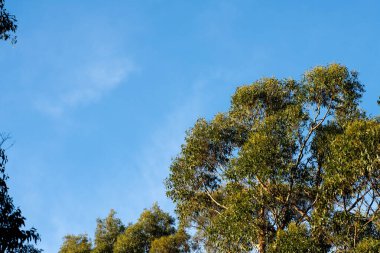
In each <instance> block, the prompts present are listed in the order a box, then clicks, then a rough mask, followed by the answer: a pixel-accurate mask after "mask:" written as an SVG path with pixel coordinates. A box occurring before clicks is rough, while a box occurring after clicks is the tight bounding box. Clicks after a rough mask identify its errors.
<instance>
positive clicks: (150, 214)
mask: <svg viewBox="0 0 380 253" xmlns="http://www.w3.org/2000/svg"><path fill="white" fill-rule="evenodd" d="M174 233H175V228H174V219H173V218H172V217H171V216H170V215H169V214H167V213H165V212H163V211H162V210H161V209H160V208H159V206H158V205H157V204H154V205H153V207H152V208H151V209H148V210H144V211H143V212H142V214H141V215H140V218H139V219H138V221H137V222H136V223H135V224H133V225H130V226H129V227H128V228H127V229H126V230H125V232H124V233H123V234H122V235H120V236H119V237H118V239H117V242H116V244H115V252H116V253H127V252H131V253H140V252H141V253H144V252H149V250H150V247H151V244H152V242H153V241H154V240H155V239H157V238H160V237H163V236H169V235H172V234H174Z"/></svg>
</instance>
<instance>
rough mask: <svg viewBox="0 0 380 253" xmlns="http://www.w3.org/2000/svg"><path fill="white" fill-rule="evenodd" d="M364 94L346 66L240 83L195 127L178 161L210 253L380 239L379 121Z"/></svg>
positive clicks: (175, 170) (172, 188)
mask: <svg viewBox="0 0 380 253" xmlns="http://www.w3.org/2000/svg"><path fill="white" fill-rule="evenodd" d="M363 92H364V88H363V85H362V84H361V83H360V82H359V80H358V74H357V72H355V71H349V70H348V69H347V67H345V66H342V65H339V64H331V65H328V66H318V67H315V68H313V69H311V70H310V71H307V72H306V73H304V75H303V76H302V78H301V80H299V81H297V80H293V79H281V80H280V79H276V78H263V79H260V80H258V81H256V82H254V83H252V84H251V85H245V86H241V87H239V88H238V89H237V90H236V92H235V94H234V95H233V96H232V100H231V107H230V109H229V110H228V111H227V112H225V113H219V114H217V115H216V116H215V117H214V118H213V119H212V120H209V121H208V120H206V119H203V118H201V119H199V120H198V121H197V122H196V123H195V125H194V127H193V128H192V129H191V130H189V131H188V132H187V135H186V138H185V143H184V144H183V145H182V149H181V152H180V154H179V155H178V156H177V157H176V158H175V159H174V160H173V162H172V164H171V167H170V175H169V177H168V178H167V180H166V186H167V194H168V196H169V197H170V198H171V199H172V200H173V201H174V202H175V204H176V211H177V213H178V215H179V219H180V222H181V225H183V226H185V227H194V228H195V229H196V230H197V233H198V235H197V237H198V238H201V240H203V243H204V248H205V249H206V250H207V251H209V252H251V251H252V250H254V249H256V250H258V251H259V252H261V253H263V252H293V251H297V252H328V251H336V252H350V251H355V250H356V249H357V247H359V246H360V247H361V249H364V248H365V247H366V245H367V246H368V245H369V246H368V247H374V246H373V245H379V221H380V220H379V207H380V206H379V202H380V195H379V189H380V188H379V186H380V170H379V164H380V158H379V153H380V144H379V143H380V124H379V121H377V120H376V119H375V118H370V117H367V116H366V114H365V112H364V111H362V110H361V109H360V108H359V102H360V99H361V97H362V93H363ZM301 235H302V236H301ZM366 242H368V243H366ZM371 245H372V246H371ZM363 247H364V248H363Z"/></svg>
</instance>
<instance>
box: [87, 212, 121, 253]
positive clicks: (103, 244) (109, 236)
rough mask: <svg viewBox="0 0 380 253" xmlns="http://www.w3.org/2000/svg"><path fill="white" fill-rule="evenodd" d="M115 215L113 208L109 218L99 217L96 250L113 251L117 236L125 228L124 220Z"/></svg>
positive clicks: (105, 252) (104, 252) (98, 252)
mask: <svg viewBox="0 0 380 253" xmlns="http://www.w3.org/2000/svg"><path fill="white" fill-rule="evenodd" d="M115 215H116V212H115V210H113V209H111V211H110V213H109V215H108V216H107V218H105V219H97V226H96V231H95V248H94V252H96V253H108V252H113V248H114V244H115V242H116V240H117V237H118V236H119V235H120V234H122V233H123V232H124V230H125V227H124V225H123V223H122V221H121V220H120V219H119V218H116V216H115Z"/></svg>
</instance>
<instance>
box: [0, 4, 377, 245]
mask: <svg viewBox="0 0 380 253" xmlns="http://www.w3.org/2000/svg"><path fill="white" fill-rule="evenodd" d="M6 4H7V8H8V9H9V11H11V12H12V13H14V14H15V15H16V16H17V18H18V20H19V22H18V24H19V29H18V31H17V35H18V43H17V44H16V45H15V46H12V45H11V44H9V43H6V42H2V43H0V69H1V83H0V87H1V90H2V96H1V99H0V115H1V118H2V121H1V128H0V131H2V132H7V133H10V134H11V136H12V140H11V142H12V143H14V145H13V146H12V147H11V148H10V149H8V151H7V152H8V158H9V163H8V165H7V171H8V173H9V175H10V177H11V178H10V180H9V186H10V192H11V195H12V196H13V197H14V202H15V204H16V205H17V206H20V207H21V210H22V212H23V214H24V215H25V216H26V218H27V225H28V226H32V225H33V226H35V227H36V228H37V229H38V231H39V232H40V234H41V236H42V241H41V243H40V244H39V245H40V247H42V248H43V249H45V252H57V251H58V249H59V246H60V244H61V243H62V237H63V236H64V235H65V234H67V233H74V234H77V233H88V234H89V235H90V236H93V232H94V230H95V226H96V221H95V220H96V218H97V217H105V216H106V215H107V214H108V212H109V210H110V209H111V208H113V209H115V210H116V211H117V212H118V216H119V217H120V218H121V219H122V220H123V221H124V222H125V223H127V222H130V221H134V220H135V219H136V218H137V217H138V215H139V214H140V213H141V211H142V210H143V208H147V207H150V206H151V205H152V203H153V202H155V201H157V202H158V203H159V204H160V205H161V207H163V208H164V209H165V210H167V211H172V210H173V204H172V203H171V201H170V200H168V199H167V198H166V197H165V188H164V185H163V180H164V178H165V177H166V176H167V175H168V171H169V169H168V168H169V165H170V161H171V158H173V157H174V156H175V155H176V154H177V153H178V152H179V149H180V145H181V144H182V143H183V139H184V135H185V131H186V130H187V129H189V128H190V127H191V126H192V125H193V124H194V122H195V120H196V119H197V118H198V117H206V118H208V119H210V118H211V117H212V116H213V115H214V114H216V113H217V112H220V111H225V110H226V109H227V108H228V107H229V101H230V96H231V95H232V94H233V92H234V91H235V89H236V87H238V86H240V85H243V84H249V83H251V82H253V81H254V80H257V79H259V78H261V77H265V76H270V77H271V76H276V77H279V78H286V77H292V78H295V79H299V78H300V76H301V74H302V73H303V72H304V71H305V70H307V69H310V68H311V67H313V66H316V65H325V64H328V63H332V62H338V63H342V64H345V65H347V66H348V67H349V68H350V69H355V70H357V71H359V73H360V80H361V81H362V82H363V83H364V84H365V85H366V90H367V92H366V93H365V96H364V97H363V104H362V107H363V108H364V109H366V110H367V111H368V112H369V113H371V114H373V115H375V114H378V109H379V107H377V106H376V100H377V97H378V96H379V95H380V84H379V76H378V74H379V69H380V33H379V31H380V16H379V15H378V14H379V10H380V3H379V2H378V1H327V0H325V1H320V0H318V1H316V0H315V1H253V0H252V1H242V0H237V1H231V0H230V1H227V0H194V1H185V0H176V1H174V0H171V1H170V0H166V1H164V0H146V1H141V0H139V1H137V0H135V1H126V0H124V1H122V0H114V1H98V0H91V1H90V0H82V1H74V0H65V1H63V0H56V1H48V0H34V1H28V0H19V1H6Z"/></svg>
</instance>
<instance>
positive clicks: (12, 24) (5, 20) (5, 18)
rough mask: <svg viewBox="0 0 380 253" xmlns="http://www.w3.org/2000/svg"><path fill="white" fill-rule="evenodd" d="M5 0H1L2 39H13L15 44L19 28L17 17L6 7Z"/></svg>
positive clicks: (0, 30)
mask: <svg viewBox="0 0 380 253" xmlns="http://www.w3.org/2000/svg"><path fill="white" fill-rule="evenodd" d="M4 2H5V1H4V0H0V39H1V40H9V39H11V42H12V43H13V44H14V43H16V42H17V37H16V36H15V35H14V33H15V32H16V29H17V24H16V23H17V19H16V17H15V16H14V15H12V14H10V13H9V12H8V11H7V9H5V6H4Z"/></svg>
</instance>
